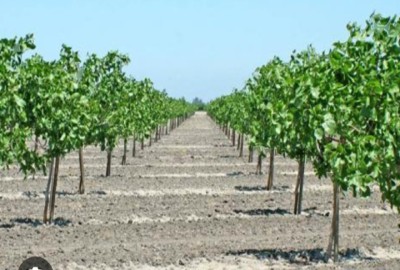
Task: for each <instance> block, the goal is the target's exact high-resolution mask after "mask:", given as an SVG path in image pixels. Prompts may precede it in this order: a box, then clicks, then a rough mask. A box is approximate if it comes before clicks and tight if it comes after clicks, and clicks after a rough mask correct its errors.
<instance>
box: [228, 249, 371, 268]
mask: <svg viewBox="0 0 400 270" xmlns="http://www.w3.org/2000/svg"><path fill="white" fill-rule="evenodd" d="M226 255H231V256H240V255H252V256H255V257H256V258H257V259H258V260H277V261H284V262H287V263H290V264H299V265H308V264H311V263H327V262H328V260H327V257H326V252H325V251H324V250H323V249H322V248H314V249H302V250H282V249H244V250H239V251H228V252H227V253H226ZM339 259H340V261H347V260H373V258H371V257H368V256H366V255H365V254H363V253H362V252H360V251H359V250H358V249H355V248H348V249H346V250H342V251H340V252H339Z"/></svg>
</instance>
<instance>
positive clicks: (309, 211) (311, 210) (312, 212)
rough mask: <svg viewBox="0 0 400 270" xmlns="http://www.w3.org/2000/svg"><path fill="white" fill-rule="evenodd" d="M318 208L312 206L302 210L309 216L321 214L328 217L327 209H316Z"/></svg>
mask: <svg viewBox="0 0 400 270" xmlns="http://www.w3.org/2000/svg"><path fill="white" fill-rule="evenodd" d="M317 209H318V208H317V207H316V206H314V207H309V208H305V209H303V211H302V212H304V213H307V214H309V215H310V216H321V217H329V211H324V212H322V211H318V210H317Z"/></svg>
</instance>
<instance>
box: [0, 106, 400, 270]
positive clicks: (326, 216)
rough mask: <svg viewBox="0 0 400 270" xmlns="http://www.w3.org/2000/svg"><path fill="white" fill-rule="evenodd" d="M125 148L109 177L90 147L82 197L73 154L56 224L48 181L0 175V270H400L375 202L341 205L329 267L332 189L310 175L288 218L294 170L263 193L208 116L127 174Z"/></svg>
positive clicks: (394, 217) (279, 175)
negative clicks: (298, 208)
mask: <svg viewBox="0 0 400 270" xmlns="http://www.w3.org/2000/svg"><path fill="white" fill-rule="evenodd" d="M130 143H131V142H130ZM130 147H131V145H130ZM137 148H138V149H140V147H139V144H138V145H137ZM122 149H123V146H122V144H120V145H119V146H118V148H117V149H116V150H115V151H114V153H113V160H112V163H113V167H112V171H111V172H112V176H111V177H108V178H106V177H104V172H105V164H106V159H105V157H106V155H105V153H102V152H100V150H99V149H98V148H97V147H94V146H88V147H86V149H85V151H84V156H85V166H86V171H85V174H86V184H85V186H86V194H84V195H79V194H77V188H78V172H79V170H78V159H77V153H71V154H70V155H68V156H66V157H65V158H64V159H63V160H62V163H61V164H62V166H61V172H60V173H61V178H60V181H59V186H58V195H57V202H56V217H57V219H56V222H55V224H54V225H43V224H42V222H41V217H42V211H43V206H44V199H43V198H44V195H43V194H44V190H45V187H46V177H45V176H44V175H41V174H38V175H36V178H35V180H32V179H31V178H28V179H27V180H24V179H23V176H22V175H21V174H20V173H19V172H18V169H17V168H10V170H9V171H1V172H0V185H1V189H0V269H9V270H11V269H17V268H18V266H19V265H20V264H21V262H22V261H23V260H24V259H25V258H27V257H30V256H42V257H44V258H46V259H47V260H48V261H49V262H50V263H51V264H52V265H53V267H54V269H68V270H75V269H80V270H88V269H91V270H92V269H154V270H156V269H157V270H158V269H216V270H219V269H299V268H301V269H400V246H399V229H398V223H399V216H398V214H397V213H396V212H395V211H393V210H391V209H390V207H389V206H388V205H385V204H384V203H382V202H381V201H380V194H379V192H375V193H374V194H373V196H372V197H371V198H370V199H360V198H353V197H352V196H351V195H347V196H342V197H341V202H340V203H341V216H340V226H341V227H340V229H341V235H340V246H341V262H340V263H339V264H337V265H334V264H333V263H332V262H328V263H326V262H325V261H324V249H325V247H326V245H327V243H328V233H329V227H330V222H331V207H332V186H331V183H330V182H329V180H328V179H322V180H320V179H317V178H316V176H315V175H314V174H313V171H312V168H311V166H310V165H307V167H306V172H307V174H306V175H307V176H306V184H305V191H304V202H303V209H304V212H303V214H302V215H300V216H295V215H293V214H292V211H293V209H292V208H293V199H294V198H293V197H294V196H293V190H294V185H295V179H296V170H297V163H296V162H295V161H293V160H289V159H285V158H283V157H281V156H278V157H276V167H275V168H276V169H275V170H276V179H275V187H274V189H273V190H272V191H266V190H265V188H264V186H265V182H266V173H267V170H268V164H267V161H268V159H265V161H264V163H263V172H264V174H263V175H256V174H255V173H254V172H255V167H256V164H255V162H253V163H248V162H247V161H246V160H247V156H245V157H243V158H239V157H238V151H237V150H236V147H233V146H231V143H230V141H229V140H228V139H227V138H226V137H225V136H224V134H223V133H222V132H221V131H220V130H219V128H218V127H217V126H216V125H215V124H214V123H213V122H212V121H211V120H210V119H209V118H208V117H207V116H206V115H205V114H203V113H197V114H195V115H194V116H193V117H191V118H190V119H188V120H187V121H185V122H184V123H183V124H182V125H181V127H179V128H178V129H176V130H174V131H173V132H172V133H171V134H170V135H167V136H164V137H163V138H162V140H161V141H159V142H157V143H155V144H153V146H152V147H147V146H146V147H145V149H144V150H138V151H137V157H135V158H133V157H131V152H129V153H128V164H127V165H126V166H121V165H119V164H120V161H121V157H122ZM245 154H246V155H247V151H245Z"/></svg>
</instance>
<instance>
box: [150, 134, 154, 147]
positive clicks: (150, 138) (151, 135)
mask: <svg viewBox="0 0 400 270" xmlns="http://www.w3.org/2000/svg"><path fill="white" fill-rule="evenodd" d="M151 136H153V134H151V133H150V140H149V147H150V146H151V142H152V138H151Z"/></svg>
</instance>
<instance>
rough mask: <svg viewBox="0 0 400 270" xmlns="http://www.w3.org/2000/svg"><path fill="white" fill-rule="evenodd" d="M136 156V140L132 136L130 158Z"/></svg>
mask: <svg viewBox="0 0 400 270" xmlns="http://www.w3.org/2000/svg"><path fill="white" fill-rule="evenodd" d="M135 156H136V138H135V134H133V140H132V157H135Z"/></svg>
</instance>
